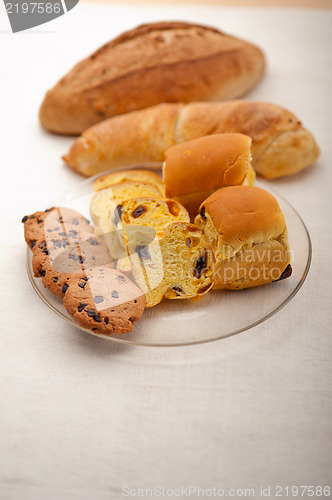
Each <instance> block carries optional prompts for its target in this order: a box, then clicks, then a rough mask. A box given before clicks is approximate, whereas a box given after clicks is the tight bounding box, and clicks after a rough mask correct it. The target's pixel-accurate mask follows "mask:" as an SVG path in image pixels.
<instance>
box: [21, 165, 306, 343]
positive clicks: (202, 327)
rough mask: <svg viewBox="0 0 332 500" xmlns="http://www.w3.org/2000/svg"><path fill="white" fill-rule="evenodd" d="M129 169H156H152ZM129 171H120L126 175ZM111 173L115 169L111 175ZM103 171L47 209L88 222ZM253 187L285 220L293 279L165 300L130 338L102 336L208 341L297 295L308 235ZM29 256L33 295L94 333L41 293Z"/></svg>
mask: <svg viewBox="0 0 332 500" xmlns="http://www.w3.org/2000/svg"><path fill="white" fill-rule="evenodd" d="M130 168H145V169H151V170H154V171H155V170H156V166H154V168H152V167H151V166H150V165H137V166H136V167H130ZM125 169H128V167H126V168H123V169H118V170H125ZM112 171H113V172H114V170H112ZM106 173H107V172H103V173H102V174H99V175H97V176H94V177H90V178H89V179H86V180H85V181H83V182H81V183H80V184H78V186H77V187H75V188H74V189H71V190H69V191H67V192H65V193H64V194H63V195H62V196H60V197H59V198H57V199H56V200H55V201H54V202H53V203H52V204H51V205H50V206H52V205H53V206H65V207H69V208H73V209H75V210H77V211H78V212H80V213H82V214H83V215H84V216H86V217H88V218H90V214H89V205H90V199H91V197H92V195H93V182H94V181H95V180H96V179H97V178H99V177H101V176H104V175H105V174H106ZM256 186H259V187H262V188H264V189H266V190H267V191H270V192H271V193H272V194H273V195H274V196H275V197H276V198H277V200H278V202H279V205H280V207H281V209H282V211H283V213H284V215H285V218H286V222H287V226H288V234H289V242H290V247H291V250H292V252H291V254H292V258H291V264H292V268H293V273H292V276H291V277H290V278H288V279H285V280H283V281H280V282H277V283H270V284H268V285H263V286H260V287H256V288H250V289H246V290H237V291H228V290H227V291H226V290H219V291H213V292H210V293H207V294H206V295H205V296H204V297H203V298H202V300H200V301H198V302H190V301H188V300H167V299H164V300H163V301H162V302H161V303H160V304H158V305H157V306H155V307H152V308H150V309H146V310H145V311H144V313H143V316H142V318H141V319H140V321H139V322H138V323H136V324H135V326H134V329H133V331H132V332H131V333H127V334H121V335H115V334H113V335H111V336H106V335H100V334H97V336H98V337H102V338H105V339H108V340H111V341H113V342H121V343H124V344H134V345H142V346H179V345H190V344H199V343H203V342H210V341H212V340H218V339H223V338H226V337H230V336H232V335H235V334H237V333H240V332H243V331H245V330H248V329H249V328H252V327H253V326H255V325H258V324H259V323H261V322H262V321H265V320H266V319H268V318H270V317H271V316H272V315H273V314H275V313H276V312H278V311H280V310H281V309H282V308H283V307H284V306H285V305H286V304H287V303H288V302H289V301H290V300H291V299H292V298H293V297H294V295H295V294H296V293H297V292H298V291H299V289H300V288H301V286H302V285H303V282H304V280H305V278H306V276H307V274H308V271H309V267H310V262H311V241H310V236H309V233H308V230H307V228H306V226H305V224H304V222H303V221H302V219H301V217H300V216H299V214H298V213H297V212H296V210H295V209H294V208H293V207H292V206H291V205H290V204H289V203H288V202H287V201H286V200H285V199H284V198H282V197H281V196H280V195H279V194H277V193H276V192H275V191H274V190H272V189H271V188H270V186H269V184H268V183H265V182H258V181H257V182H256ZM31 256H32V252H31V251H30V250H29V249H28V251H27V270H28V275H29V279H30V281H31V284H32V286H33V288H34V290H35V291H36V292H37V294H38V295H39V297H40V298H41V299H42V300H43V301H44V302H45V304H47V305H48V307H50V309H52V311H53V312H55V313H57V314H58V315H59V316H61V317H62V318H63V319H65V320H66V321H68V322H69V323H71V324H72V325H74V326H76V327H77V328H80V329H81V330H84V331H86V332H88V333H90V334H92V335H96V334H95V333H93V332H91V331H90V330H87V329H85V328H82V327H80V326H79V325H78V324H77V323H76V322H75V321H74V320H73V319H72V318H71V317H70V316H69V315H68V313H67V312H66V310H65V309H64V307H63V305H62V301H61V299H60V298H59V297H56V296H54V295H52V294H51V293H50V292H49V291H48V290H47V289H46V288H44V286H43V284H42V282H41V279H40V278H35V277H34V276H33V272H32V265H31V264H32V262H31V261H32V259H31Z"/></svg>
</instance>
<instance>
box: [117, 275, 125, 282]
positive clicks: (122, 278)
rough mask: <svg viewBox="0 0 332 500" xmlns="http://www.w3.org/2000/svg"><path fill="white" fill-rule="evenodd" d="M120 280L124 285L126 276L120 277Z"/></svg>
mask: <svg viewBox="0 0 332 500" xmlns="http://www.w3.org/2000/svg"><path fill="white" fill-rule="evenodd" d="M118 280H119V281H122V282H123V283H124V282H125V281H126V278H125V277H124V276H118Z"/></svg>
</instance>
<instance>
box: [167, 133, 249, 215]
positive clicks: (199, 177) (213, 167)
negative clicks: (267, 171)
mask: <svg viewBox="0 0 332 500" xmlns="http://www.w3.org/2000/svg"><path fill="white" fill-rule="evenodd" d="M250 147H251V138H250V137H248V136H247V135H244V134H215V135H209V136H205V137H200V138H198V139H195V140H193V141H189V142H185V143H183V144H178V145H176V146H173V147H171V148H170V149H168V150H167V151H166V154H165V162H164V169H163V176H164V183H165V190H166V196H168V197H169V198H173V199H175V200H177V201H179V202H180V203H182V205H184V206H185V207H186V209H187V210H188V212H189V213H190V215H191V217H195V216H196V215H197V212H198V208H199V206H200V204H201V203H202V202H203V201H204V200H205V199H206V198H207V197H208V196H210V195H211V194H212V193H213V192H214V191H216V190H217V189H220V188H221V187H224V186H233V185H242V184H253V182H254V180H255V172H254V170H253V168H252V166H251V150H250Z"/></svg>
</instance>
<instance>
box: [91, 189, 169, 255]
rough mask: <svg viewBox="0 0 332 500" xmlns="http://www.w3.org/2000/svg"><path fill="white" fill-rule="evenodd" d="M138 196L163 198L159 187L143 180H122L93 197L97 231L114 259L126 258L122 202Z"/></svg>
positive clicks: (93, 215)
mask: <svg viewBox="0 0 332 500" xmlns="http://www.w3.org/2000/svg"><path fill="white" fill-rule="evenodd" d="M138 196H151V197H154V198H157V199H158V198H160V199H161V198H162V197H163V195H162V193H161V192H160V190H159V188H158V187H156V186H154V185H153V184H147V183H143V182H122V183H118V184H114V186H112V187H110V188H107V189H103V190H102V191H98V192H97V193H96V194H94V196H93V197H92V199H91V203H90V214H91V219H92V221H93V222H94V224H95V233H96V234H97V235H100V236H101V237H102V238H103V240H104V241H105V243H106V244H107V246H108V248H109V250H110V253H111V255H112V257H113V258H114V259H121V258H124V257H125V255H123V249H124V248H126V244H125V236H124V233H123V228H122V224H121V222H120V217H121V211H122V203H123V202H124V201H125V200H128V199H131V198H135V197H138Z"/></svg>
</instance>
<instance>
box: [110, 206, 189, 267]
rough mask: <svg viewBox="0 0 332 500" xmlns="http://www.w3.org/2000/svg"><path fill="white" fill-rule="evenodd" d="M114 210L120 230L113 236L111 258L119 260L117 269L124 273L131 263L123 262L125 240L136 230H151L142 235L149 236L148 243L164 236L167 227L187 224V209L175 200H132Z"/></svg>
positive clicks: (125, 251) (125, 260) (125, 246)
mask: <svg viewBox="0 0 332 500" xmlns="http://www.w3.org/2000/svg"><path fill="white" fill-rule="evenodd" d="M117 210H118V215H119V222H120V224H121V229H118V230H117V231H115V232H114V235H113V248H114V250H113V255H114V256H115V258H117V260H118V264H117V267H118V269H120V270H121V271H124V272H126V271H129V270H130V261H128V259H126V256H127V241H128V239H129V238H130V235H131V234H133V232H135V231H139V228H142V227H144V228H149V229H151V231H147V232H145V233H144V234H148V235H150V234H152V237H151V238H150V236H149V238H150V241H152V240H153V239H154V238H155V237H157V238H160V237H161V236H162V235H163V232H164V230H165V227H166V226H168V224H171V223H172V222H190V217H189V214H188V212H187V210H186V209H185V208H184V207H183V206H182V205H181V204H180V203H178V202H177V201H174V200H168V199H164V200H158V199H157V198H152V197H140V198H133V199H132V200H125V201H124V202H123V203H122V204H121V205H118V208H117ZM140 232H142V231H140ZM143 232H144V231H143ZM115 240H117V241H115ZM115 249H116V250H115ZM115 251H116V252H117V254H116V255H115Z"/></svg>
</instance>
